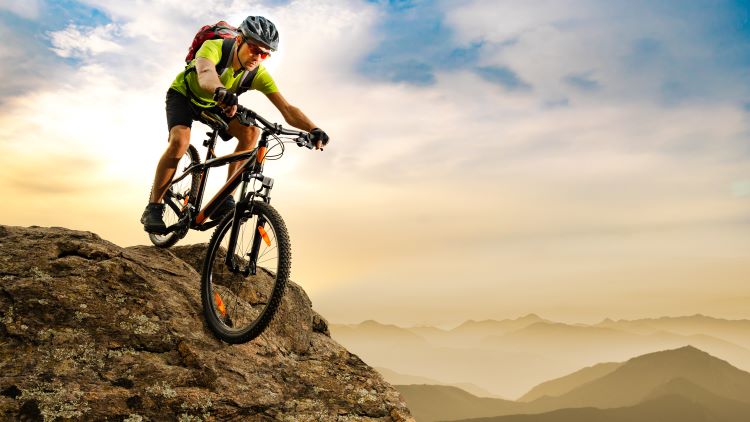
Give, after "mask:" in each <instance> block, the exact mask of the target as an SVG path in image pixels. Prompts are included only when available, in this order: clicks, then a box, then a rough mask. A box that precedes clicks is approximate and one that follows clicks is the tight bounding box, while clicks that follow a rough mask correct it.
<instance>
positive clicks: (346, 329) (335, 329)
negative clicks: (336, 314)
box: [329, 320, 428, 347]
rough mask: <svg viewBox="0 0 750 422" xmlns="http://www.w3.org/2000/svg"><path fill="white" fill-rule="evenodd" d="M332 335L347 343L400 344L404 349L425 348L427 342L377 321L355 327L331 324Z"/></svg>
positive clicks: (408, 332)
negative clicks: (412, 347)
mask: <svg viewBox="0 0 750 422" xmlns="http://www.w3.org/2000/svg"><path fill="white" fill-rule="evenodd" d="M329 329H330V330H331V334H333V333H336V334H335V335H336V337H337V338H341V339H342V340H344V341H346V342H351V343H364V344H374V345H378V344H383V343H389V344H400V345H401V346H402V347H409V346H415V345H416V346H424V345H427V344H428V343H427V341H426V340H425V339H424V338H422V337H420V336H418V335H417V334H414V333H412V332H411V331H409V330H407V329H405V328H401V327H397V326H395V325H387V324H381V323H379V322H377V321H372V320H368V321H364V322H362V323H360V324H355V325H344V324H330V326H329Z"/></svg>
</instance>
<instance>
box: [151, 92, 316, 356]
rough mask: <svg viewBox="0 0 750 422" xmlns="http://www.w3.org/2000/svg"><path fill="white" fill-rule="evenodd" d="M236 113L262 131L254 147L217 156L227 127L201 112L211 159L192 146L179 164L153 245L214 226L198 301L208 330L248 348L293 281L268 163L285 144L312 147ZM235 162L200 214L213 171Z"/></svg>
mask: <svg viewBox="0 0 750 422" xmlns="http://www.w3.org/2000/svg"><path fill="white" fill-rule="evenodd" d="M236 116H237V119H238V120H239V122H240V123H241V124H243V125H246V126H250V125H253V126H257V127H259V128H261V129H262V132H261V135H260V140H259V142H258V146H257V148H255V149H253V150H251V151H243V152H238V153H233V154H229V155H226V156H222V157H216V154H215V153H214V146H215V144H216V138H217V136H218V134H219V133H220V132H221V131H223V130H226V129H227V127H228V126H227V124H226V123H225V122H224V120H222V119H221V118H220V117H219V116H218V115H216V114H213V113H211V112H208V111H204V112H203V113H202V115H201V117H202V121H203V122H204V123H206V124H207V125H208V126H209V127H211V128H212V129H213V131H212V132H208V133H206V135H208V138H207V139H206V140H205V141H204V143H203V145H204V146H206V147H208V152H207V153H206V160H205V161H204V162H201V161H200V159H199V157H198V151H197V150H196V149H195V147H193V146H192V145H190V147H189V148H188V151H187V153H186V154H185V156H184V157H183V158H182V159H181V161H180V163H179V164H178V171H182V173H181V174H179V175H177V174H175V177H174V178H173V179H172V182H171V184H170V185H169V188H168V189H167V193H166V194H165V196H164V203H165V223H166V224H167V230H166V232H165V233H164V234H158V235H157V234H150V235H149V237H150V238H151V241H152V242H153V243H154V244H155V245H156V246H159V247H164V248H166V247H170V246H172V245H174V244H175V243H176V242H177V241H179V240H180V239H181V238H183V237H184V236H185V235H186V234H187V232H188V231H189V230H190V229H194V230H201V231H204V230H208V229H210V228H213V227H216V230H215V231H214V233H213V235H212V236H211V240H210V241H209V243H208V249H207V250H206V257H205V259H204V261H203V270H202V273H201V302H202V306H203V315H204V317H205V319H206V323H207V324H208V326H209V328H210V329H211V331H212V332H213V333H214V334H215V335H216V336H217V337H218V338H220V339H221V340H223V341H225V342H227V343H233V344H238V343H245V342H247V341H250V340H252V339H254V338H255V337H257V336H258V335H260V334H261V333H262V332H263V330H264V329H265V328H266V326H268V324H269V323H270V322H271V320H272V319H273V316H274V314H275V313H276V310H277V309H278V307H279V304H280V303H281V298H282V296H283V295H284V289H285V287H286V283H287V281H288V279H289V271H290V266H291V243H290V241H289V234H288V232H287V229H286V225H285V224H284V221H283V220H282V218H281V215H280V214H279V213H278V211H276V210H275V209H274V208H273V207H272V206H271V205H270V202H271V195H270V194H271V189H272V188H273V182H274V180H273V179H272V178H270V177H267V176H265V175H263V165H264V163H265V162H266V161H267V160H274V159H279V158H281V156H282V155H283V154H284V151H285V146H284V144H285V143H296V144H297V145H298V146H301V147H302V146H305V147H307V148H309V149H312V148H313V142H312V141H311V139H310V134H308V133H306V132H303V131H292V130H287V129H284V128H283V127H282V126H281V125H278V124H275V123H271V122H269V121H268V120H266V119H264V118H263V117H261V116H260V115H258V114H257V113H255V112H254V111H252V110H250V109H247V108H245V107H242V106H238V109H237V114H236ZM290 137H291V138H290ZM272 142H273V145H271V143H272ZM269 145H271V146H269ZM277 148H278V151H277V152H274V151H276V149H277ZM236 161H244V163H243V164H242V165H240V167H239V168H238V169H237V171H236V172H235V173H234V174H233V175H232V176H231V177H230V178H229V180H227V182H226V184H224V186H222V187H221V189H219V191H218V192H217V193H216V194H215V195H214V196H213V198H211V200H209V201H208V203H207V204H206V206H205V208H203V209H201V202H202V200H203V193H204V190H205V187H206V179H207V177H208V172H209V170H210V169H212V168H214V167H221V166H224V165H227V164H229V163H232V162H236ZM240 185H242V187H241V189H240V195H239V200H238V201H237V202H236V204H235V207H234V209H233V210H232V211H231V212H229V213H228V214H226V215H225V216H224V217H223V218H219V219H215V220H209V218H210V217H211V216H212V214H213V213H215V212H216V211H217V210H218V209H219V206H220V204H221V202H223V200H224V198H226V196H228V195H231V194H232V192H234V191H235V189H236V188H237V187H238V186H240Z"/></svg>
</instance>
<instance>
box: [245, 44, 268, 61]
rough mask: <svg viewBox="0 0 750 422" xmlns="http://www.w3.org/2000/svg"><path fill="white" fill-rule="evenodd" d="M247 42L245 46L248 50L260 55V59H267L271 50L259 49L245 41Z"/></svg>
mask: <svg viewBox="0 0 750 422" xmlns="http://www.w3.org/2000/svg"><path fill="white" fill-rule="evenodd" d="M245 44H247V47H248V48H249V49H250V52H251V53H252V54H254V55H256V56H260V58H261V59H262V60H265V59H267V58H268V57H269V56H271V52H269V51H266V50H263V49H261V48H260V47H258V46H257V45H255V44H250V43H245Z"/></svg>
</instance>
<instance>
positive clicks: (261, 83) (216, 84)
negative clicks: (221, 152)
mask: <svg viewBox="0 0 750 422" xmlns="http://www.w3.org/2000/svg"><path fill="white" fill-rule="evenodd" d="M237 31H238V32H239V34H238V35H237V37H236V38H235V39H234V42H233V43H232V45H231V50H230V51H228V53H229V54H230V56H229V57H224V59H225V60H224V62H226V63H227V66H226V69H224V70H223V71H222V72H221V74H219V73H218V72H217V66H218V64H219V63H220V62H221V61H222V60H221V59H222V55H223V54H224V53H225V51H226V49H225V48H223V46H224V45H226V44H224V43H225V42H224V40H222V39H215V40H214V39H210V40H207V41H205V42H204V43H203V44H202V46H201V47H200V49H198V51H197V52H196V53H195V59H193V60H192V61H191V62H190V64H189V65H188V66H187V67H186V69H185V70H184V71H183V72H181V73H180V74H178V75H177V77H176V78H175V80H174V82H172V86H171V87H170V88H169V90H168V91H167V99H166V111H167V126H168V128H169V145H168V146H167V149H166V151H164V154H162V156H161V159H160V160H159V164H158V165H157V167H156V174H155V176H154V184H153V188H152V190H151V197H150V199H149V204H148V205H147V206H146V209H145V210H144V211H143V216H142V217H141V223H143V228H144V230H146V231H147V232H149V233H156V234H162V233H165V232H166V231H167V230H166V225H165V224H164V219H163V215H164V204H163V203H162V201H163V198H164V194H165V193H166V191H167V188H168V186H169V183H170V182H171V180H172V178H173V177H174V174H175V171H176V168H177V163H178V162H179V160H180V158H182V156H183V155H184V154H185V152H186V151H187V149H188V146H189V145H190V128H191V127H192V124H193V121H194V120H200V115H201V112H202V111H203V110H208V111H211V112H213V113H215V114H217V115H221V116H222V117H223V118H224V120H225V121H226V122H227V123H228V125H229V129H228V130H227V131H226V132H224V133H221V134H220V135H221V137H222V139H224V140H228V139H230V138H232V137H236V138H237V141H238V142H237V148H236V149H235V152H242V151H248V150H251V149H253V148H255V146H256V144H257V142H258V137H259V136H260V130H259V129H258V128H257V127H254V126H243V125H242V124H240V123H239V121H238V120H237V119H236V118H235V113H236V111H237V104H238V101H237V97H238V95H239V94H241V93H242V92H244V90H243V89H242V88H241V87H242V86H245V83H246V80H247V79H248V78H252V81H251V83H250V85H249V89H254V90H258V91H260V92H262V93H263V94H265V95H266V97H267V98H268V99H269V100H270V101H271V103H273V105H274V106H276V108H277V109H278V110H279V112H281V115H282V116H283V117H284V120H286V122H287V123H288V124H290V125H292V126H294V127H296V128H298V129H302V130H305V131H308V132H310V133H311V135H312V141H313V142H314V143H315V148H316V149H321V150H322V148H323V146H325V145H326V144H327V143H328V135H326V133H325V132H324V131H322V130H321V129H319V128H318V127H317V125H315V124H314V123H313V122H312V121H311V120H310V119H309V118H308V117H307V116H306V115H305V114H304V113H303V112H302V111H301V110H300V109H299V108H297V107H295V106H293V105H291V104H289V102H287V100H286V99H285V98H284V97H283V96H282V95H281V93H280V92H279V90H278V88H277V87H276V83H275V82H274V80H273V79H272V78H271V75H270V74H269V73H268V70H267V69H266V68H265V67H264V66H263V65H262V64H261V63H262V62H263V60H265V59H267V58H268V57H269V56H270V54H271V52H272V51H276V49H277V48H278V45H279V33H278V31H277V29H276V26H275V25H274V24H273V23H272V22H271V21H269V20H268V19H266V18H264V17H262V16H248V17H247V18H246V19H245V20H244V21H243V22H242V23H241V24H240V26H239V27H238V28H237ZM226 59H228V60H226ZM218 70H219V71H221V70H220V69H218ZM241 164H242V163H241V162H239V161H238V162H234V163H230V164H229V172H228V174H227V178H229V177H231V176H232V174H234V172H235V170H237V168H238V167H239V166H240V165H241ZM232 208H234V199H233V198H232V197H231V196H227V197H226V198H225V199H224V201H223V203H222V205H221V207H220V208H219V209H218V210H217V211H216V212H214V214H213V216H212V217H213V218H219V217H221V216H223V215H224V214H226V213H227V212H228V211H230V210H231V209H232Z"/></svg>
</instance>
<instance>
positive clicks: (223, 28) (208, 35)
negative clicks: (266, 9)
mask: <svg viewBox="0 0 750 422" xmlns="http://www.w3.org/2000/svg"><path fill="white" fill-rule="evenodd" d="M237 34H239V32H237V28H235V27H233V26H232V25H230V24H228V23H226V22H224V21H219V22H217V23H215V24H213V25H204V26H203V27H202V28H201V29H200V30H199V31H198V33H197V34H195V37H194V38H193V43H192V44H191V45H190V49H189V50H188V54H187V56H185V63H190V61H191V60H193V59H194V58H195V53H196V52H197V51H198V49H199V48H201V46H202V45H203V42H204V41H206V40H218V39H221V38H234V37H236V36H237Z"/></svg>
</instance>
